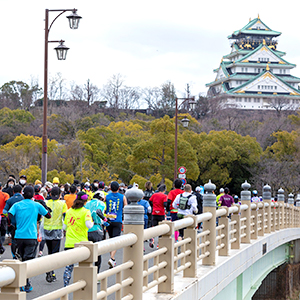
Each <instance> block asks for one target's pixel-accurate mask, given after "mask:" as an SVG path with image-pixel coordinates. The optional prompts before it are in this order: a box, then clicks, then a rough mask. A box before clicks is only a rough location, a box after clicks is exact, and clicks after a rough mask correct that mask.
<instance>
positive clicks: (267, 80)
mask: <svg viewBox="0 0 300 300" xmlns="http://www.w3.org/2000/svg"><path fill="white" fill-rule="evenodd" d="M280 35H281V32H278V31H274V30H272V29H271V28H269V27H268V26H267V25H266V24H265V23H264V22H263V21H262V20H261V19H260V17H259V16H258V17H257V18H256V19H254V20H250V21H249V23H248V24H247V25H246V26H244V27H243V28H242V29H240V30H237V31H234V32H233V33H232V34H231V35H229V36H228V39H229V40H231V41H232V42H231V52H230V54H227V55H225V56H223V58H222V60H221V63H220V66H219V67H218V68H217V69H215V70H214V73H216V78H215V80H214V81H213V82H210V83H208V84H206V86H207V87H209V90H208V94H207V95H208V96H209V97H220V98H221V99H222V101H223V103H224V104H225V105H226V106H227V107H236V108H241V109H272V108H275V106H276V105H280V103H281V105H283V103H285V108H286V109H298V108H299V106H300V102H299V101H300V90H299V86H298V84H299V83H300V78H298V77H295V76H293V75H292V74H291V70H292V69H293V68H295V67H296V65H295V64H292V63H290V62H288V61H286V60H285V59H284V58H283V57H284V56H285V54H286V53H285V52H282V51H280V50H278V47H277V44H278V42H277V37H278V36H280Z"/></svg>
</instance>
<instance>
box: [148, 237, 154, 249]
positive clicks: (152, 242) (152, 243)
mask: <svg viewBox="0 0 300 300" xmlns="http://www.w3.org/2000/svg"><path fill="white" fill-rule="evenodd" d="M149 247H150V248H154V239H150V242H149Z"/></svg>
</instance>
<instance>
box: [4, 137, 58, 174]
mask: <svg viewBox="0 0 300 300" xmlns="http://www.w3.org/2000/svg"><path fill="white" fill-rule="evenodd" d="M57 147H58V145H57V142H56V141H55V140H48V158H49V162H50V161H51V160H52V159H54V157H55V156H56V154H55V150H56V149H57ZM0 160H1V161H2V163H1V164H0V171H1V172H2V173H3V174H6V175H9V174H20V171H21V170H23V169H27V168H29V167H30V166H31V165H38V166H40V165H41V160H42V138H40V137H34V136H30V135H24V134H21V135H19V136H17V137H16V138H15V139H14V140H13V141H12V142H10V143H7V144H6V145H3V146H1V147H0ZM49 169H50V168H49Z"/></svg>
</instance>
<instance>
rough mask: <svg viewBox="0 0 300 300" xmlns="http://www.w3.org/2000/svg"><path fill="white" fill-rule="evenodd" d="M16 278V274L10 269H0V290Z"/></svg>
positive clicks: (4, 267)
mask: <svg viewBox="0 0 300 300" xmlns="http://www.w3.org/2000/svg"><path fill="white" fill-rule="evenodd" d="M15 278H16V272H15V271H14V269H13V268H11V267H6V266H3V267H0V288H2V287H3V286H6V285H9V284H11V283H12V282H13V281H14V280H15Z"/></svg>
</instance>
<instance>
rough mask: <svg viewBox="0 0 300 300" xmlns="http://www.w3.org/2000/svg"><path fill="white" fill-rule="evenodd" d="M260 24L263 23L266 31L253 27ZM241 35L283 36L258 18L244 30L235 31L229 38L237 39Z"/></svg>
mask: <svg viewBox="0 0 300 300" xmlns="http://www.w3.org/2000/svg"><path fill="white" fill-rule="evenodd" d="M258 22H259V23H261V24H262V25H263V26H265V28H266V29H253V28H252V26H253V25H255V24H256V23H258ZM240 34H248V35H251V34H254V35H269V36H279V35H281V32H279V31H274V30H272V29H271V28H269V27H268V26H267V25H266V24H265V23H264V22H263V21H261V20H260V18H259V17H258V18H255V19H253V20H252V21H249V23H248V24H247V25H245V26H244V27H243V28H242V29H240V30H236V31H234V32H233V33H232V34H231V35H229V36H228V38H229V39H235V38H237V37H238V36H239V35H240Z"/></svg>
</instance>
